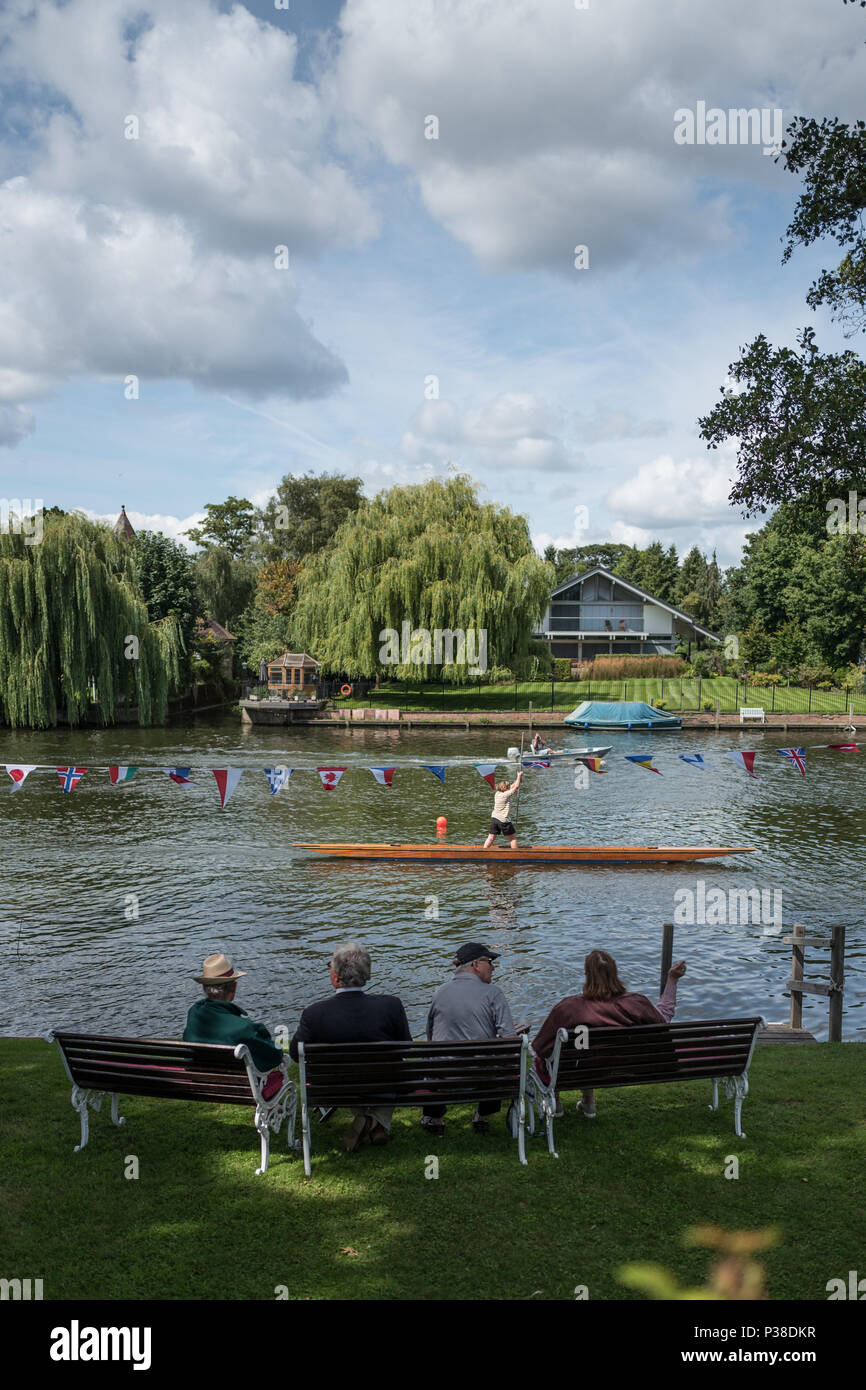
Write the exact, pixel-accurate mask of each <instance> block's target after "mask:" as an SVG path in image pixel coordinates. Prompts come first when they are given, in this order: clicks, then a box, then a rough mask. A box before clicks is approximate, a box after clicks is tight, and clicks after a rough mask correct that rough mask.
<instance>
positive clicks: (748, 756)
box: [728, 750, 758, 781]
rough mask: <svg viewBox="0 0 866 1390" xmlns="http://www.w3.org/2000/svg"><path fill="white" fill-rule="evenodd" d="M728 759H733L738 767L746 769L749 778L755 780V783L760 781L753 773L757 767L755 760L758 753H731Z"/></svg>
mask: <svg viewBox="0 0 866 1390" xmlns="http://www.w3.org/2000/svg"><path fill="white" fill-rule="evenodd" d="M728 757H729V758H731V759H732V760H733V761H734V762H735V763H736V764H737V766H738V767H744V768H745V769H746V771H747V772H748V774H749V776H750V777H754V778H755V781H757V780H758V778H757V774H756V773H754V772H753V771H752V768H753V767H754V766H755V758H756V757H757V752H754V753H752V752H749V753H741V752H740V751H739V750H738V751H737V752H736V753H729V754H728Z"/></svg>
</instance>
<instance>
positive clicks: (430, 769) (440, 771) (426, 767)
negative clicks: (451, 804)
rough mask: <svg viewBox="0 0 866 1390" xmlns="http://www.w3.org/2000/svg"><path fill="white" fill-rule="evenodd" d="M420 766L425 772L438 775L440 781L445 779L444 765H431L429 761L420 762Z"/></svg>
mask: <svg viewBox="0 0 866 1390" xmlns="http://www.w3.org/2000/svg"><path fill="white" fill-rule="evenodd" d="M421 766H422V767H423V768H424V770H425V772H432V773H433V776H434V777H438V778H439V781H440V782H444V781H445V768H444V767H442V766H440V767H431V766H430V764H429V763H422V764H421Z"/></svg>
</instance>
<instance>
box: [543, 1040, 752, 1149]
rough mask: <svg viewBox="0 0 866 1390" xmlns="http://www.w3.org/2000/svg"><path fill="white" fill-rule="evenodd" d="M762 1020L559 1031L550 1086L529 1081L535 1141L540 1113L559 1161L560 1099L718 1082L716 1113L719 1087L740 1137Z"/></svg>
mask: <svg viewBox="0 0 866 1390" xmlns="http://www.w3.org/2000/svg"><path fill="white" fill-rule="evenodd" d="M763 1026H764V1020H763V1019H762V1018H729V1019H710V1020H708V1021H699V1022H696V1023H641V1024H633V1025H631V1026H630V1027H627V1028H586V1029H584V1028H577V1029H575V1030H574V1032H573V1033H572V1034H569V1033H567V1032H566V1030H565V1029H564V1028H560V1029H558V1030H557V1034H556V1041H555V1043H554V1047H553V1052H552V1053H551V1055H550V1057H549V1058H548V1059H547V1067H548V1071H549V1078H550V1079H549V1081H547V1082H545V1081H544V1080H543V1079H542V1078H541V1077H540V1076H539V1074H538V1070H537V1068H536V1065H535V1062H533V1065H532V1068H531V1070H530V1073H529V1081H528V1085H527V1101H528V1107H529V1129H530V1133H532V1132H534V1130H535V1113H534V1112H535V1110H536V1109H537V1110H538V1112H539V1115H540V1117H541V1119H542V1120H543V1122H544V1124H545V1126H546V1128H547V1147H548V1150H549V1151H550V1153H551V1154H552V1155H553V1156H554V1158H556V1157H558V1155H557V1153H556V1150H555V1149H554V1147H553V1120H554V1116H555V1111H556V1096H555V1092H556V1091H557V1090H559V1091H575V1090H581V1091H583V1090H604V1089H608V1088H610V1087H613V1086H652V1085H657V1084H661V1083H663V1082H669V1081H697V1080H700V1079H702V1078H706V1079H707V1080H709V1081H711V1082H712V1087H713V1098H712V1103H711V1105H710V1109H711V1110H717V1109H718V1105H719V1082H720V1081H721V1082H722V1084H723V1086H724V1088H725V1094H726V1095H727V1097H728V1099H729V1100H730V1099H731V1098H732V1097H733V1098H734V1132H735V1134H737V1135H738V1136H739V1138H741V1139H744V1138H745V1137H746V1136H745V1135H744V1133H743V1131H742V1128H741V1126H740V1114H741V1110H742V1105H743V1098H744V1097H745V1096H746V1095H747V1093H748V1090H749V1081H748V1076H747V1073H748V1070H749V1063H750V1062H751V1060H752V1053H753V1051H754V1049H755V1042H756V1039H757V1036H758V1030H759V1029H760V1028H763Z"/></svg>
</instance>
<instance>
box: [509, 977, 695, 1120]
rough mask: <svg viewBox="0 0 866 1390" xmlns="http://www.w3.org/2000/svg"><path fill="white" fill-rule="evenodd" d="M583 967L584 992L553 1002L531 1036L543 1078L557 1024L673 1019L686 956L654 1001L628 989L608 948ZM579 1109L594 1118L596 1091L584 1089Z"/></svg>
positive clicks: (601, 1025)
mask: <svg viewBox="0 0 866 1390" xmlns="http://www.w3.org/2000/svg"><path fill="white" fill-rule="evenodd" d="M583 968H584V974H585V977H586V979H585V983H584V987H583V993H582V994H572V995H569V996H568V998H567V999H563V1000H561V1001H560V1003H558V1004H556V1005H554V1007H553V1008H552V1009H551V1011H550V1013H549V1014H548V1015H547V1018H546V1019H545V1020H544V1022H543V1023H542V1025H541V1027H540V1029H539V1030H538V1033H537V1034H536V1036H535V1037H534V1038H533V1040H532V1048H533V1051H534V1052H535V1054H536V1057H537V1058H538V1060H537V1061H536V1067H537V1068H538V1073H539V1075H540V1076H541V1078H542V1080H544V1081H546V1080H547V1079H548V1073H547V1068H546V1067H545V1066H544V1058H545V1057H549V1056H550V1054H551V1052H552V1051H553V1044H554V1042H555V1041H556V1030H557V1029H558V1028H565V1029H566V1030H567V1031H568V1032H571V1031H572V1030H573V1029H574V1028H576V1027H578V1026H579V1025H580V1024H585V1025H586V1026H587V1027H588V1028H615V1027H616V1026H617V1025H619V1026H621V1027H627V1026H628V1025H629V1024H631V1023H670V1021H671V1019H672V1018H673V1016H674V1010H675V1009H676V1006H677V984H678V983H679V981H680V980H681V979H682V977H683V975H685V973H686V963H685V961H684V960H680V961H677V963H676V965H672V966H671V968H670V970H669V971H668V978H667V983H666V984H665V988H664V992H663V994H662V996H661V998H660V999H659V1001H658V1003H656V1004H652V1003H650V1001H649V999H647V997H646V995H645V994H631V993H629V991H628V990H627V989H626V987H625V985H624V984H623V982H622V980H621V979H620V978H619V973H618V971H617V968H616V961H615V960H614V958H613V956H611V955H609V954H608V953H607V951H590V953H589V955H588V956H587V957H586V959H585V960H584V963H583ZM557 1101H558V1097H557ZM578 1109H579V1110H582V1111H583V1114H584V1115H585V1116H586V1117H587V1119H590V1120H592V1119H595V1091H591V1090H590V1091H583V1092H582V1096H581V1099H580V1101H579V1102H578Z"/></svg>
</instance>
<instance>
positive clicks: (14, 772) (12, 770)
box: [6, 763, 39, 792]
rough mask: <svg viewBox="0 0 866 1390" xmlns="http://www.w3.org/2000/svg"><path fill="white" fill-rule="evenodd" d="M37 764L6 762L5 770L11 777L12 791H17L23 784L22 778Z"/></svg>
mask: <svg viewBox="0 0 866 1390" xmlns="http://www.w3.org/2000/svg"><path fill="white" fill-rule="evenodd" d="M38 766H39V764H38V763H18V764H17V766H16V765H15V764H13V763H7V764H6V771H7V772H8V773H9V776H10V777H11V778H12V790H13V792H17V791H18V790H19V789H20V788H21V787H22V786H23V785H24V778H25V777H26V776H27V775H28V773H30V772H32V771H33V770H34V768H37V767H38Z"/></svg>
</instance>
